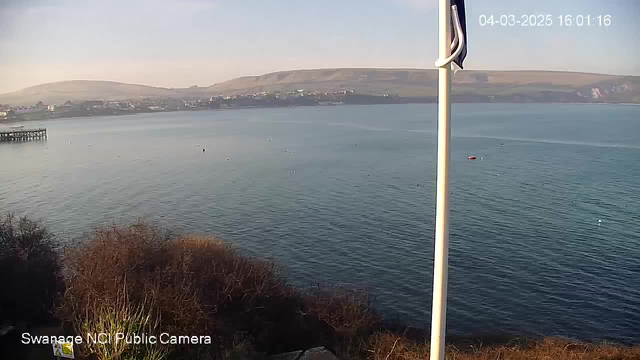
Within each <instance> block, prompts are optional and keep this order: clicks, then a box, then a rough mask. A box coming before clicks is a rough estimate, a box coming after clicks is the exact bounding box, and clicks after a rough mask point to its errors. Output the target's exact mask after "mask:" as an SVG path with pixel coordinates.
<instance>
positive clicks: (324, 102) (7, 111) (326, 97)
mask: <svg viewBox="0 0 640 360" xmlns="http://www.w3.org/2000/svg"><path fill="white" fill-rule="evenodd" d="M354 94H355V91H354V90H338V91H325V92H321V91H307V90H305V89H296V90H289V91H273V92H268V91H257V92H254V93H249V94H227V95H225V94H219V95H213V96H209V97H208V98H200V99H198V98H190V99H151V98H145V99H138V100H125V99H123V100H118V101H103V100H88V101H80V102H72V101H65V102H64V103H56V104H48V105H47V104H44V103H43V102H42V101H39V102H38V103H37V104H35V105H34V106H1V105H0V120H11V119H16V120H37V119H47V118H59V117H76V116H105V115H118V114H126V113H138V112H159V111H181V110H205V109H219V108H222V109H228V108H238V107H282V106H297V105H300V106H305V105H307V106H309V105H321V106H334V105H342V104H345V103H347V101H346V98H347V97H348V96H350V95H354ZM362 96H372V95H362ZM384 96H389V95H387V94H385V95H384Z"/></svg>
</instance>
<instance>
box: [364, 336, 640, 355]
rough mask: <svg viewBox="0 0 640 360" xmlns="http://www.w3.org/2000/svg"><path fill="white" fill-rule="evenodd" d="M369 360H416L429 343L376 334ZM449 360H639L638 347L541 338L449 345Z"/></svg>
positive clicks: (426, 352)
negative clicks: (501, 342)
mask: <svg viewBox="0 0 640 360" xmlns="http://www.w3.org/2000/svg"><path fill="white" fill-rule="evenodd" d="M365 353H366V357H367V358H368V359H369V360H417V359H426V358H428V356H429V343H428V342H427V341H424V342H416V341H411V340H408V339H407V338H405V337H403V336H402V335H398V334H395V333H390V332H379V333H376V334H375V335H373V336H371V338H370V339H369V341H368V343H367V348H366V349H365V352H364V353H363V354H365ZM445 357H446V359H448V360H639V359H640V347H638V346H635V347H628V346H622V345H612V344H606V343H601V344H590V343H581V342H572V341H570V340H567V339H559V338H551V337H547V338H543V339H537V340H531V339H530V340H528V341H520V340H517V341H513V342H509V343H506V344H493V345H488V346H482V345H475V346H469V347H466V348H459V347H456V346H453V345H448V346H447V350H446V355H445Z"/></svg>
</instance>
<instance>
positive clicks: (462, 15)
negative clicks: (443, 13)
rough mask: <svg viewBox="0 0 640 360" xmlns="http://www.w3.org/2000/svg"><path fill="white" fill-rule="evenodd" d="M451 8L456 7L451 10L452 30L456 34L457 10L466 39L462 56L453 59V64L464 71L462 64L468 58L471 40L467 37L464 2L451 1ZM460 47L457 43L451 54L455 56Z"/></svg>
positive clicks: (458, 0) (461, 0)
mask: <svg viewBox="0 0 640 360" xmlns="http://www.w3.org/2000/svg"><path fill="white" fill-rule="evenodd" d="M451 6H452V7H453V6H455V8H453V9H451V11H452V13H451V25H452V29H453V31H454V33H455V31H456V30H455V29H456V22H455V16H456V15H455V14H453V11H454V9H456V10H455V11H456V13H457V15H458V19H459V20H460V26H461V27H462V35H461V36H462V37H463V39H464V44H463V47H462V52H460V55H458V56H457V57H456V58H455V59H453V62H454V63H456V65H458V66H460V69H462V62H463V61H464V58H465V57H467V45H468V44H469V38H468V37H467V21H466V16H465V13H464V0H451ZM459 46H460V41H458V42H457V44H456V46H455V47H454V48H453V49H451V53H452V54H453V53H454V52H455V51H456V50H457V49H458V47H459Z"/></svg>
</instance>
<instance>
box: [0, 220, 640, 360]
mask: <svg viewBox="0 0 640 360" xmlns="http://www.w3.org/2000/svg"><path fill="white" fill-rule="evenodd" d="M0 280H1V284H3V287H4V288H5V289H9V290H10V291H5V292H3V293H2V295H1V296H0V320H2V321H3V324H4V325H11V326H15V327H16V330H14V332H17V333H21V332H31V333H38V332H39V331H40V333H42V334H43V335H81V336H83V337H84V336H85V334H86V333H88V332H89V333H93V332H95V333H101V332H103V333H107V334H112V335H113V338H115V334H116V333H127V334H141V333H144V334H147V335H148V336H149V335H155V336H159V335H160V334H161V333H168V334H171V335H188V336H191V335H195V336H208V337H210V341H209V343H200V344H197V345H194V344H155V345H151V344H138V345H135V344H126V343H124V342H120V343H118V344H116V343H115V342H113V341H112V342H111V343H110V344H109V343H108V344H99V343H98V344H94V343H91V342H89V341H87V340H88V339H86V338H85V339H84V340H85V341H84V342H83V343H82V344H80V345H77V346H76V347H75V349H76V352H77V354H76V358H80V359H97V360H107V359H114V360H119V359H122V360H125V359H144V360H159V359H259V358H262V357H264V356H267V355H270V354H276V353H280V352H286V351H292V350H299V349H305V348H309V347H313V346H320V345H322V346H326V347H327V348H329V349H330V350H332V351H333V352H334V353H335V354H336V355H338V356H339V357H340V358H342V359H371V360H390V359H425V358H427V357H428V350H429V347H428V343H427V342H426V341H427V340H428V339H426V338H425V337H424V336H420V335H415V332H414V331H409V330H408V329H406V328H403V327H402V326H398V325H397V324H396V325H393V326H390V325H389V324H387V323H386V322H385V321H384V319H383V318H382V317H381V316H380V315H379V314H377V313H376V312H375V311H374V309H373V307H372V301H371V298H370V297H369V295H368V294H366V293H364V292H362V291H356V290H349V289H344V288H322V287H315V288H312V289H307V290H301V289H297V288H295V287H293V286H291V285H290V284H288V283H287V281H286V278H285V277H284V274H283V273H282V271H281V270H280V269H279V268H278V267H277V266H275V265H274V264H272V263H270V262H266V261H263V260H260V259H255V258H248V257H245V256H242V255H239V254H238V253H237V252H236V251H235V250H234V249H233V248H232V247H231V246H229V245H228V244H225V243H223V242H221V241H219V240H217V239H215V238H213V237H208V236H191V235H187V236H184V235H178V234H173V233H171V232H168V231H166V230H163V229H160V228H156V227H153V226H150V225H149V224H146V223H144V222H136V223H133V224H131V225H129V226H126V227H117V226H111V227H105V228H100V229H96V230H94V231H93V232H91V233H90V234H89V235H88V237H87V238H86V239H82V241H78V242H75V243H73V244H71V245H67V246H66V247H65V248H60V247H59V245H58V243H57V241H56V239H55V237H54V236H53V235H51V234H50V233H49V232H48V231H47V230H46V229H45V228H44V227H43V226H42V225H41V224H40V223H39V222H36V221H32V220H29V219H26V218H21V219H18V218H15V217H13V216H11V215H9V216H6V217H4V218H2V219H0ZM43 326H47V329H48V330H46V331H44V333H43V332H42V328H43ZM0 346H2V347H1V348H0V351H2V354H4V355H7V354H11V357H10V358H12V359H14V358H28V357H29V354H30V353H31V352H30V351H29V349H28V348H29V347H41V348H43V349H44V350H45V351H44V352H43V353H48V354H49V355H50V354H51V346H50V345H46V346H45V345H23V344H21V343H20V336H19V335H17V334H13V335H12V334H8V335H5V336H0ZM0 357H2V358H5V357H4V356H0ZM39 358H47V357H39ZM447 358H448V359H460V360H466V359H469V360H471V359H478V360H480V359H483V360H484V359H486V360H489V359H514V360H515V359H610V360H622V359H640V347H638V346H636V347H628V346H622V345H615V344H588V343H579V342H573V341H570V340H566V339H557V338H540V339H520V338H517V339H502V340H499V341H491V342H488V341H486V340H482V339H471V340H469V339H465V340H459V341H457V340H456V341H454V342H452V343H451V344H449V345H448V351H447Z"/></svg>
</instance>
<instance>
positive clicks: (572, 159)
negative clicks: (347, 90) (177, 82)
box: [0, 104, 640, 342]
mask: <svg viewBox="0 0 640 360" xmlns="http://www.w3.org/2000/svg"><path fill="white" fill-rule="evenodd" d="M453 113H454V119H453V148H452V149H453V150H452V162H451V164H452V179H453V180H452V189H453V191H452V196H451V201H452V203H451V250H450V266H451V272H450V278H449V280H450V283H449V312H448V314H449V315H448V327H449V330H450V331H452V332H455V333H460V334H469V333H478V332H501V333H504V332H512V333H518V334H522V333H528V334H549V335H567V336H574V337H579V338H588V339H594V338H605V339H614V340H619V341H635V342H638V341H640V332H639V331H638V329H640V311H639V310H638V309H639V308H640V288H639V287H638V283H639V280H640V265H639V264H640V238H639V234H640V211H639V209H640V197H639V195H638V191H637V187H638V184H639V183H638V180H637V179H639V178H640V163H639V162H638V159H640V116H639V115H640V108H638V107H620V106H598V107H592V106H579V105H509V104H490V105H488V104H487V105H482V104H474V105H471V104H470V105H454V112H453ZM436 116H437V111H436V107H435V106H433V105H401V106H344V107H331V108H295V109H255V110H243V111H210V112H195V113H192V112H184V113H165V114H147V115H139V116H126V117H115V118H114V117H110V118H89V119H68V120H57V121H50V122H46V123H41V124H37V123H34V124H33V126H40V125H42V126H45V127H47V128H48V129H49V139H48V140H47V141H44V142H30V143H20V144H4V143H3V144H0V163H2V164H3V170H2V172H0V184H2V185H0V211H11V210H13V211H17V212H18V213H20V214H29V215H31V216H35V217H40V218H43V219H44V220H45V222H46V223H47V224H48V225H49V226H50V227H51V228H52V229H53V230H55V231H56V232H57V233H59V234H63V235H64V236H67V235H68V236H79V235H80V234H82V233H84V232H87V231H89V230H90V228H91V226H96V225H103V224H105V223H107V222H109V221H117V222H120V223H126V222H127V221H130V220H131V219H132V218H136V217H146V218H148V219H150V220H151V221H153V222H156V223H158V224H163V225H166V226H170V227H173V228H175V229H176V230H179V231H188V232H208V233H214V234H217V235H218V236H220V237H222V238H223V239H225V240H227V241H230V242H232V243H234V244H235V245H236V246H238V247H239V248H240V249H241V250H242V251H243V252H245V253H246V254H249V255H255V256H262V257H266V258H270V259H274V260H276V261H278V262H279V263H280V264H281V265H282V266H284V267H285V269H286V270H287V274H288V276H289V278H290V279H291V281H293V282H294V283H295V284H297V285H300V286H308V285H310V284H311V283H312V282H313V281H320V282H330V283H344V284H352V285H355V286H361V287H365V288H367V289H369V290H370V291H371V292H372V293H373V294H374V295H376V296H377V307H378V308H380V309H381V310H382V311H383V312H384V313H385V314H386V315H387V316H389V317H394V316H398V317H401V318H402V319H404V320H406V321H409V322H412V323H414V324H416V325H423V326H428V323H429V317H430V307H431V286H432V284H431V271H432V270H431V268H432V257H433V250H432V249H433V224H434V219H433V217H434V208H435V159H436V157H435V149H436V143H435V140H436V139H435V129H436V118H435V117H436ZM88 144H91V146H89V145H88ZM202 148H206V152H204V153H203V152H202V150H201V149H202ZM469 155H476V156H478V160H476V161H468V160H467V156H469ZM294 170H295V172H294ZM598 219H601V220H602V223H601V224H600V225H599V224H598V223H597V220H598Z"/></svg>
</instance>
